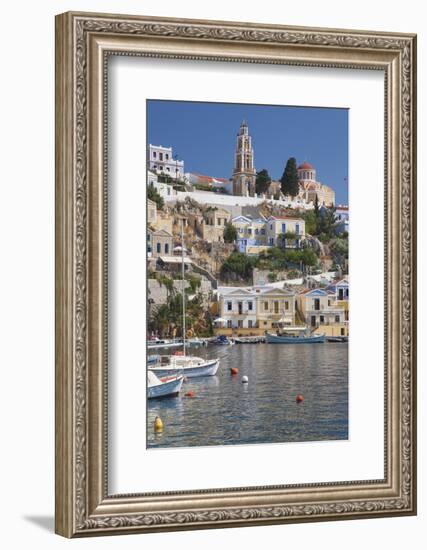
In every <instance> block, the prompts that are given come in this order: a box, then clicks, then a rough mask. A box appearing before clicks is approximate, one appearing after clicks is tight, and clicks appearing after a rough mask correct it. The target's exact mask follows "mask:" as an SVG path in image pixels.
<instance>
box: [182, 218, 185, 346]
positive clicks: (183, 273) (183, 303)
mask: <svg viewBox="0 0 427 550" xmlns="http://www.w3.org/2000/svg"><path fill="white" fill-rule="evenodd" d="M181 259H182V265H181V274H182V285H181V290H182V342H183V354H184V355H185V332H186V331H185V266H184V218H182V219H181Z"/></svg>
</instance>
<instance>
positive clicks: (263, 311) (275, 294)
mask: <svg viewBox="0 0 427 550" xmlns="http://www.w3.org/2000/svg"><path fill="white" fill-rule="evenodd" d="M254 292H255V296H256V304H257V307H256V311H257V323H258V327H259V328H260V329H261V330H262V331H266V330H271V329H275V328H277V327H278V326H279V325H280V326H286V325H289V326H294V325H295V319H296V317H295V312H296V298H295V293H294V292H293V291H292V290H286V289H281V288H275V287H273V286H268V285H266V286H259V287H254Z"/></svg>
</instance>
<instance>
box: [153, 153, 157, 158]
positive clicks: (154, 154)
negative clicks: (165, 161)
mask: <svg viewBox="0 0 427 550" xmlns="http://www.w3.org/2000/svg"><path fill="white" fill-rule="evenodd" d="M156 157H157V153H156V151H153V159H155V158H156Z"/></svg>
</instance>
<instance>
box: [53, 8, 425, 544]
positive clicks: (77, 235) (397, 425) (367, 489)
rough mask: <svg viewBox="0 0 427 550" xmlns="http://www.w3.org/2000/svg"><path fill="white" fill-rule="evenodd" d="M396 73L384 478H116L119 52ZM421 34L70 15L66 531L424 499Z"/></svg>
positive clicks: (61, 245)
mask: <svg viewBox="0 0 427 550" xmlns="http://www.w3.org/2000/svg"><path fill="white" fill-rule="evenodd" d="M112 55H117V56H138V55H139V56H148V57H153V58H162V57H165V58H172V59H174V58H177V59H178V58H179V59H191V60H203V61H205V62H206V63H210V62H212V61H226V62H241V63H252V64H257V63H271V64H285V65H298V66H302V67H304V66H307V67H339V68H347V69H349V70H352V69H361V68H362V69H368V70H370V69H372V70H381V71H383V72H384V75H385V98H384V117H385V139H384V163H385V189H386V195H385V196H386V199H385V202H386V204H385V236H386V238H385V258H386V261H385V282H386V284H385V288H386V293H385V303H386V308H385V312H384V315H385V333H386V334H385V357H386V361H385V369H384V370H385V372H384V375H385V378H384V380H385V418H386V422H385V449H384V464H385V468H384V472H385V476H384V479H381V480H366V481H360V482H359V481H358V482H352V481H348V482H336V483H335V482H334V483H332V482H331V483H308V484H302V485H287V486H286V485H281V486H263V487H243V488H240V489H230V488H228V489H227V488H225V489H214V490H200V491H182V492H173V491H170V492H166V493H165V492H162V493H149V494H147V493H145V494H128V495H112V494H109V492H108V475H107V465H108V452H107V450H108V445H107V439H108V429H107V416H108V401H107V383H108V377H107V367H106V365H107V355H108V340H107V338H106V334H107V312H106V303H107V302H106V297H107V281H106V269H107V267H106V266H107V262H108V258H107V247H106V237H107V234H106V231H107V229H106V228H107V226H106V192H107V187H106V178H107V163H106V151H107V130H106V122H107V121H106V117H107V96H108V94H107V91H108V90H107V74H106V72H107V71H106V67H107V64H106V60H107V59H108V57H109V56H112ZM415 121H416V36H415V35H411V34H401V33H383V32H378V33H377V32H366V31H353V30H350V31H349V30H335V29H334V30H332V29H310V28H303V27H285V26H279V25H265V24H262V25H257V24H251V23H236V22H223V21H197V20H180V19H166V18H157V17H156V18H154V17H137V16H123V15H107V14H89V13H72V12H69V13H65V14H62V15H58V16H57V18H56V510H55V516H56V532H57V533H58V534H60V535H63V536H65V537H81V536H92V535H107V534H124V533H135V532H141V533H142V532H153V531H172V530H182V529H205V528H220V527H237V526H250V525H266V524H277V523H289V522H304V521H322V520H324V521H326V520H339V519H352V518H374V517H384V516H399V515H413V514H415V513H416V328H415V324H416V259H415V251H416V229H415V228H416V214H415V209H416V188H415V180H416V122H415Z"/></svg>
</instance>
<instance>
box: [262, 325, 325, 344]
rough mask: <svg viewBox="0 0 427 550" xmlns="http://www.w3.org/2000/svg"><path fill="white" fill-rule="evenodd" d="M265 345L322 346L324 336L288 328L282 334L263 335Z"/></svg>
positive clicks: (299, 328)
mask: <svg viewBox="0 0 427 550" xmlns="http://www.w3.org/2000/svg"><path fill="white" fill-rule="evenodd" d="M265 338H266V342H267V344H323V342H324V341H325V335H324V334H312V333H310V332H308V330H307V329H306V328H305V327H289V328H288V329H285V330H284V331H283V332H278V333H277V334H272V333H271V332H267V334H266V335H265Z"/></svg>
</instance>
